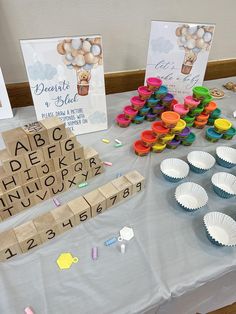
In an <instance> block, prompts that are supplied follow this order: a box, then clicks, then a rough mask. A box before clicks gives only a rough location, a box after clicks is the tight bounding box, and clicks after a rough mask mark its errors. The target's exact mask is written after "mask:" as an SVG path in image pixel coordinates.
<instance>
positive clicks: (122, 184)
mask: <svg viewBox="0 0 236 314" xmlns="http://www.w3.org/2000/svg"><path fill="white" fill-rule="evenodd" d="M112 184H113V185H114V186H115V188H117V190H119V197H120V200H121V201H122V200H125V199H127V198H128V197H130V196H131V195H132V184H131V183H130V182H129V180H128V179H126V178H125V177H119V178H117V179H115V180H113V181H112Z"/></svg>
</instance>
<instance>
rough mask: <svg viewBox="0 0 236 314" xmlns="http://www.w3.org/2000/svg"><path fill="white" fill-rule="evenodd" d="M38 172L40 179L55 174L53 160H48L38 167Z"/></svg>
mask: <svg viewBox="0 0 236 314" xmlns="http://www.w3.org/2000/svg"><path fill="white" fill-rule="evenodd" d="M36 171H37V175H38V177H39V178H40V177H45V176H46V175H49V174H50V173H52V172H55V167H54V163H53V159H50V160H47V161H46V162H44V163H42V164H40V165H38V166H36Z"/></svg>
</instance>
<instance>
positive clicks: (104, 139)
mask: <svg viewBox="0 0 236 314" xmlns="http://www.w3.org/2000/svg"><path fill="white" fill-rule="evenodd" d="M102 142H103V143H106V144H109V143H110V141H109V140H108V139H106V138H103V139H102Z"/></svg>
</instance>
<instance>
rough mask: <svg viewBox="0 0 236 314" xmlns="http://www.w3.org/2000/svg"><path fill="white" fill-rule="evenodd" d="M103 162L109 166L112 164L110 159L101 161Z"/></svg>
mask: <svg viewBox="0 0 236 314" xmlns="http://www.w3.org/2000/svg"><path fill="white" fill-rule="evenodd" d="M103 164H104V165H106V166H110V167H111V166H112V162H110V161H103Z"/></svg>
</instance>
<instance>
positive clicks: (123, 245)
mask: <svg viewBox="0 0 236 314" xmlns="http://www.w3.org/2000/svg"><path fill="white" fill-rule="evenodd" d="M125 249H126V247H125V244H124V243H122V244H121V245H120V252H121V253H122V254H125Z"/></svg>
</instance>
